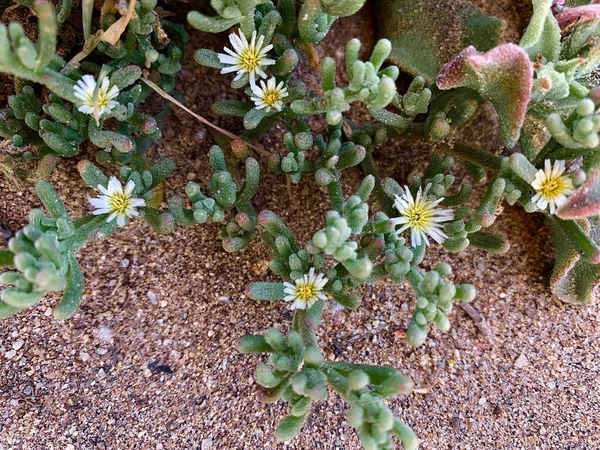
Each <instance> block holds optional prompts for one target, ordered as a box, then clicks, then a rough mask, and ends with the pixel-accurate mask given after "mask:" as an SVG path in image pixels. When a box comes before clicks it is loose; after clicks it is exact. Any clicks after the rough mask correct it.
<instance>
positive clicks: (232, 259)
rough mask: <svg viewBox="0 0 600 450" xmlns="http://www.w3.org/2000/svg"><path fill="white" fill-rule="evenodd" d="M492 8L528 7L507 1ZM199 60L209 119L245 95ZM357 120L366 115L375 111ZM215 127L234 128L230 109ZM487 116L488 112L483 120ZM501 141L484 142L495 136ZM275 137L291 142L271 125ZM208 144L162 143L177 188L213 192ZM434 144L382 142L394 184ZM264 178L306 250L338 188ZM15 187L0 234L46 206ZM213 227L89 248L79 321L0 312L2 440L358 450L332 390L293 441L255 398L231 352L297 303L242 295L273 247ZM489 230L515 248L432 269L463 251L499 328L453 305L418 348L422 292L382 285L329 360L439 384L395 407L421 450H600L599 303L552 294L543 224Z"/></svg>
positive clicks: (188, 72) (325, 331)
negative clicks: (289, 187)
mask: <svg viewBox="0 0 600 450" xmlns="http://www.w3.org/2000/svg"><path fill="white" fill-rule="evenodd" d="M496 8H497V7H496ZM497 9H498V8H497ZM494 12H497V13H499V14H501V13H505V14H507V15H508V17H507V18H510V15H514V10H511V9H508V8H507V9H504V10H502V9H501V8H500V11H499V12H498V11H494ZM371 14H372V12H371V11H370V10H365V11H363V12H362V13H361V15H359V16H358V17H354V18H351V19H348V20H341V21H339V22H338V23H337V24H336V25H335V27H334V29H333V30H332V32H331V35H330V36H329V37H328V39H326V41H325V42H324V43H323V44H320V45H319V46H318V48H319V53H320V54H321V55H322V56H323V55H325V54H333V55H334V56H336V57H337V58H340V57H341V56H342V55H343V52H342V51H341V50H340V49H341V48H342V46H341V45H342V44H341V43H343V42H345V41H346V40H347V39H348V38H349V37H353V36H354V35H355V34H357V33H359V34H360V36H361V39H362V40H363V42H364V43H365V47H369V46H370V45H371V44H372V42H373V40H374V32H373V31H372V30H373V27H372V25H370V23H371V22H370V19H371ZM222 38H223V37H222V36H221V37H219V38H214V37H212V36H207V35H203V34H201V33H192V39H191V42H190V46H189V48H190V50H191V49H195V48H197V47H199V46H200V45H201V43H202V44H204V45H205V46H211V47H212V48H217V47H219V46H220V45H221V44H222V42H223V41H222ZM207 40H208V44H207ZM191 53H192V52H191V51H190V52H189V54H188V56H187V58H186V61H185V65H184V66H185V69H184V71H183V72H182V76H181V79H180V82H179V89H180V90H182V91H183V92H185V103H186V104H187V105H188V106H189V107H190V108H192V109H193V110H196V111H200V112H201V111H207V110H208V109H209V105H210V104H211V103H212V102H213V101H214V100H215V99H217V98H219V97H227V98H234V97H235V95H237V94H235V93H233V92H232V91H231V89H230V88H229V87H228V78H226V77H221V76H219V75H218V73H217V71H215V70H210V69H205V68H201V67H198V66H197V65H196V64H195V63H194V62H193V59H192V58H191ZM306 77H307V78H310V76H309V75H306ZM159 106H160V105H159ZM355 115H356V118H361V117H362V113H361V111H360V110H358V111H357V112H356V113H355ZM218 121H219V124H221V125H223V126H228V127H229V128H230V129H231V130H232V131H236V130H239V127H240V125H239V122H237V121H235V120H231V119H218ZM486 125H487V129H490V126H489V123H487V122H486V121H485V120H484V121H483V123H481V121H480V122H478V123H477V130H479V131H480V129H481V128H479V126H486ZM481 134H482V133H480V132H479V135H480V136H481ZM490 136H491V138H489V137H490ZM494 136H497V133H496V134H495V132H492V131H490V132H486V133H485V139H486V140H487V141H488V143H489V142H491V144H492V145H494ZM488 138H489V139H488ZM263 143H264V144H265V146H267V148H269V149H270V150H271V151H277V150H278V149H280V148H281V144H280V142H279V141H278V139H277V136H275V135H274V136H273V137H270V138H266V139H265V140H264V141H263ZM211 144H212V140H211V138H210V135H209V134H208V133H207V130H206V129H205V128H204V127H203V126H202V125H199V124H198V123H196V122H194V121H193V120H192V119H191V118H190V117H189V116H186V115H185V114H184V113H180V112H176V113H174V114H173V115H172V117H171V118H170V119H169V121H168V124H167V126H166V129H165V138H164V139H163V141H162V142H161V143H160V144H159V145H158V146H157V147H156V148H155V149H153V150H152V153H151V154H152V155H153V156H154V157H155V158H159V157H163V156H172V157H174V158H175V159H176V161H177V162H178V169H177V171H176V173H175V175H174V176H173V177H171V178H170V179H169V180H168V184H167V194H173V193H175V192H181V190H182V188H183V186H184V185H185V183H186V181H187V178H194V179H196V180H197V181H198V182H200V183H201V184H202V185H203V186H206V184H207V181H208V179H209V173H208V171H207V170H206V166H207V150H208V148H209V147H210V145H211ZM426 151H427V150H426V149H424V148H422V147H418V146H415V145H414V144H411V145H409V144H406V143H392V144H389V145H386V146H385V147H384V148H382V149H380V150H379V151H378V161H379V162H380V164H381V167H382V169H383V173H384V174H385V175H390V176H393V177H395V178H396V179H398V180H404V179H405V178H406V176H407V175H408V171H409V170H411V169H414V168H422V167H423V160H424V159H425V157H426V154H427V153H426ZM423 152H425V153H423ZM90 155H91V153H89V152H88V153H87V154H86V153H84V155H82V156H87V157H90ZM77 160H78V158H75V159H70V160H64V161H62V162H61V163H60V165H59V167H58V169H57V170H56V172H55V173H54V174H53V175H52V177H51V179H50V180H51V182H52V183H53V184H54V185H55V186H56V187H57V189H58V191H59V193H60V195H61V196H62V197H63V198H64V199H66V201H67V206H68V208H69V210H70V212H71V213H72V214H73V215H74V216H79V215H82V214H84V213H86V212H89V210H90V209H89V207H88V205H87V204H86V200H85V199H86V197H87V196H89V195H90V194H91V192H90V190H89V189H88V188H86V187H85V186H84V183H83V182H82V181H81V180H80V179H79V177H78V174H77V172H76V168H75V166H76V163H77ZM415 161H417V163H415ZM263 163H264V161H263ZM415 164H416V165H415ZM360 177H361V174H360V172H359V171H358V170H357V171H350V173H348V174H347V175H345V179H344V182H345V184H346V186H347V191H346V192H347V193H348V192H350V189H351V187H353V186H356V185H357V183H358V182H359V181H360ZM265 178H266V180H265V181H264V182H263V183H262V184H261V188H260V192H259V194H258V196H257V198H256V204H257V207H259V208H263V209H264V208H268V209H272V210H274V211H275V212H277V213H278V214H281V216H282V217H283V218H284V220H285V221H286V222H287V223H288V224H289V226H290V227H291V228H292V229H293V230H294V231H295V232H297V233H298V236H299V237H300V238H301V239H302V241H303V242H305V241H306V239H308V238H309V236H310V235H312V233H313V232H314V231H316V230H317V229H318V228H319V227H321V226H322V225H323V223H324V214H323V213H324V212H325V211H327V209H328V203H327V196H326V193H325V192H324V191H323V190H322V189H320V188H318V187H317V186H315V185H314V182H313V181H312V180H310V179H309V177H307V178H306V179H305V180H303V182H302V183H301V184H300V185H299V186H297V187H293V196H292V198H291V199H290V200H289V201H287V200H286V201H282V198H287V193H286V188H285V184H284V181H283V180H282V179H281V178H279V177H275V176H272V175H266V176H265ZM0 193H1V196H0V228H2V229H4V230H8V231H11V232H15V231H17V230H18V229H19V228H21V227H22V226H23V225H24V224H25V223H26V220H27V212H28V210H29V209H30V208H32V207H37V206H39V201H38V200H37V199H36V197H35V195H34V194H33V190H32V187H31V186H25V187H24V188H23V190H20V189H17V188H15V187H14V186H11V185H10V184H9V183H7V181H6V179H4V178H0ZM315 199H317V201H315ZM218 229H219V227H218V226H217V225H204V226H198V227H194V228H178V229H177V230H176V232H175V233H174V234H173V235H170V236H161V235H158V234H156V233H154V232H152V231H151V230H150V229H149V227H147V226H145V225H144V224H141V223H131V224H129V225H128V226H127V228H126V229H124V230H122V231H120V232H119V233H117V234H116V235H114V236H112V237H111V238H109V239H106V240H104V241H101V242H97V243H94V244H91V245H89V246H87V247H86V248H85V249H84V250H83V251H81V252H80V254H79V260H80V261H81V263H82V266H83V269H84V273H85V276H86V289H85V297H84V301H83V304H82V306H81V308H80V310H79V312H78V313H77V314H76V315H75V316H74V317H73V318H72V319H71V320H69V321H67V322H64V323H62V322H58V321H55V320H54V319H53V318H52V317H51V307H52V306H53V305H54V304H55V303H56V301H57V299H58V296H56V295H50V296H48V298H46V299H44V300H43V301H41V302H40V303H39V304H38V305H37V306H36V307H34V308H31V309H30V310H28V311H26V312H24V313H21V314H19V315H17V316H16V317H13V318H10V319H8V320H5V321H3V322H2V323H0V450H8V449H11V450H12V449H14V450H17V449H18V450H21V449H23V450H26V449H35V450H52V449H60V450H73V449H86V450H87V449H105V450H106V449H112V450H121V449H148V450H150V449H157V450H158V449H202V450H211V449H224V450H229V449H231V450H234V449H240V450H241V449H253V450H255V449H284V448H286V449H305V450H311V449H340V450H342V449H345V450H354V449H358V448H360V446H359V443H358V439H357V436H356V433H355V432H354V430H352V429H351V428H350V426H349V425H347V424H345V423H344V415H345V405H344V403H343V402H342V401H341V399H340V398H339V397H337V395H335V394H334V393H330V397H329V399H328V400H327V401H326V402H322V403H320V404H318V405H317V406H316V408H315V409H314V411H313V413H312V415H311V416H310V418H309V419H308V422H307V424H306V425H305V427H304V429H303V431H302V433H301V435H300V436H299V437H298V438H296V439H295V440H294V441H292V442H291V443H289V444H279V443H277V442H276V441H275V439H274V429H275V427H276V425H277V423H278V421H279V420H280V419H281V418H282V417H283V416H284V412H285V411H284V407H283V406H282V405H281V404H277V405H263V404H261V403H260V402H259V401H258V399H257V398H256V395H255V393H256V388H257V386H256V384H255V382H254V381H253V376H252V374H253V370H254V367H255V365H256V364H257V363H258V362H259V360H260V358H257V357H255V356H245V355H239V354H237V353H236V351H235V344H236V340H237V339H238V338H239V337H241V336H243V335H244V334H246V333H259V332H261V331H263V330H265V329H266V328H268V327H271V326H275V327H282V328H283V329H287V328H288V327H289V324H290V319H291V314H290V312H289V311H288V310H287V309H285V307H284V306H283V305H282V304H279V303H276V304H261V303H258V302H254V301H251V300H249V299H247V298H245V297H244V295H243V292H244V289H245V287H246V286H247V284H248V283H249V282H251V281H254V280H258V279H261V280H266V279H270V277H271V275H270V274H269V273H268V271H267V269H266V267H267V262H268V253H267V251H266V249H265V248H264V247H263V245H262V244H260V243H259V242H255V243H254V244H253V245H252V246H251V247H250V248H249V249H248V251H247V252H246V253H244V254H228V253H225V252H224V251H222V249H221V245H220V241H219V240H218V239H217V233H218ZM494 231H495V232H497V233H499V234H500V235H503V236H506V237H512V241H513V247H512V248H511V250H510V252H509V253H508V254H506V255H503V256H500V257H498V256H493V255H488V254H485V253H483V252H479V251H469V252H467V253H464V254H460V255H458V256H456V255H453V256H451V257H450V256H449V255H447V254H446V253H445V252H444V251H443V250H439V249H435V250H433V251H432V252H430V254H429V255H428V258H427V259H426V260H425V261H424V264H423V265H424V267H426V268H429V267H431V266H433V265H435V263H437V262H438V261H442V260H451V261H453V266H454V267H455V275H454V280H455V281H456V282H458V283H461V282H472V283H473V284H475V286H476V287H477V289H478V296H477V298H476V300H475V301H474V303H473V304H472V305H473V307H474V308H475V310H476V311H477V312H479V313H480V314H481V316H482V317H483V318H485V321H486V323H487V327H478V326H477V324H476V323H475V322H474V320H473V319H472V318H471V317H470V316H468V315H467V314H466V313H465V312H464V311H463V310H462V309H461V308H456V309H455V311H454V312H453V313H452V315H451V322H452V326H453V328H452V330H451V331H450V332H449V333H447V334H441V333H439V332H433V333H431V337H430V339H428V341H427V343H426V344H425V345H424V346H422V347H421V348H419V349H418V350H414V349H412V348H410V347H409V346H408V345H407V344H406V343H405V341H404V339H403V337H402V333H403V330H404V329H405V328H406V326H407V324H408V321H409V319H410V310H411V309H412V305H413V303H414V297H413V294H412V292H411V290H410V288H409V287H408V286H407V285H400V286H394V285H391V284H385V283H378V284H375V285H370V286H367V287H366V288H365V289H364V290H363V293H364V295H365V301H364V302H363V305H362V306H361V307H360V309H359V310H358V311H357V312H348V311H337V312H335V313H334V312H332V309H331V308H328V309H327V312H326V314H325V317H324V321H323V325H322V327H321V330H320V341H321V344H322V349H323V352H324V354H325V355H326V357H327V358H329V359H331V360H339V361H353V362H364V363H371V364H385V365H391V366H394V367H396V368H398V369H399V370H401V371H403V372H404V373H406V374H409V375H410V376H412V377H413V379H414V380H415V383H416V385H417V386H418V387H419V388H422V389H424V391H423V392H425V391H426V390H428V391H429V393H422V394H413V395H411V396H409V397H407V398H399V399H394V400H392V401H391V402H390V404H391V405H392V407H393V409H394V411H395V412H396V413H397V414H398V415H399V416H400V417H401V418H402V419H403V420H405V421H406V422H407V423H408V424H409V425H410V426H412V427H413V428H414V430H415V431H416V432H417V433H418V435H419V436H420V437H421V438H422V441H423V443H422V448H423V449H432V450H433V449H435V450H438V449H439V450H441V449H456V448H461V449H496V448H498V449H570V450H575V449H578V450H583V449H590V450H592V449H597V448H599V446H600V444H599V442H600V427H599V424H598V420H599V419H600V405H599V403H598V398H599V395H600V360H599V356H598V355H600V311H599V309H598V306H597V305H590V306H568V305H566V306H565V305H562V304H559V303H557V301H555V300H554V299H553V298H552V296H551V295H550V293H549V291H548V287H547V286H548V278H549V272H550V270H551V267H552V249H551V246H550V244H549V241H548V231H547V229H546V228H545V227H544V226H543V222H542V220H541V218H540V217H537V216H532V215H527V214H525V213H523V212H522V211H521V210H518V209H513V208H507V210H506V212H505V214H504V215H503V217H502V220H501V221H500V222H499V223H497V224H496V225H495V226H494ZM1 245H3V244H2V243H1V241H0V246H1ZM102 255H104V256H102ZM482 330H483V331H484V332H482Z"/></svg>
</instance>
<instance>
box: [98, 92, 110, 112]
mask: <svg viewBox="0 0 600 450" xmlns="http://www.w3.org/2000/svg"><path fill="white" fill-rule="evenodd" d="M107 103H108V96H107V95H106V92H103V91H99V92H98V108H102V107H103V106H106V105H107Z"/></svg>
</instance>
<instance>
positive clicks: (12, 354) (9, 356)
mask: <svg viewBox="0 0 600 450" xmlns="http://www.w3.org/2000/svg"><path fill="white" fill-rule="evenodd" d="M16 354H17V352H15V351H14V350H11V351H10V352H6V354H5V355H4V356H5V357H6V359H12V358H14V357H15V356H16Z"/></svg>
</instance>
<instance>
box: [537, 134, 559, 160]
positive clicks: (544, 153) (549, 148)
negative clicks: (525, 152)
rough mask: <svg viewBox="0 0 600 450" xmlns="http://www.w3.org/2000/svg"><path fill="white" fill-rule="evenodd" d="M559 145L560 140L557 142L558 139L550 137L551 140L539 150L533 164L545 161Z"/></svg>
mask: <svg viewBox="0 0 600 450" xmlns="http://www.w3.org/2000/svg"><path fill="white" fill-rule="evenodd" d="M557 145H558V142H556V139H554V138H550V140H549V141H548V142H546V145H544V147H543V148H542V149H541V150H540V151H539V153H538V154H537V156H536V157H535V158H534V160H533V161H532V163H533V165H534V166H538V165H540V164H541V163H543V162H544V160H545V159H546V158H548V157H549V156H550V153H552V152H553V151H554V149H555V148H556V147H557Z"/></svg>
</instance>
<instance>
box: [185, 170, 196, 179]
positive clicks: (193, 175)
mask: <svg viewBox="0 0 600 450" xmlns="http://www.w3.org/2000/svg"><path fill="white" fill-rule="evenodd" d="M186 178H187V179H188V181H192V180H195V179H196V174H195V173H194V172H188V173H187V175H186Z"/></svg>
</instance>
